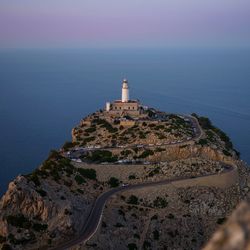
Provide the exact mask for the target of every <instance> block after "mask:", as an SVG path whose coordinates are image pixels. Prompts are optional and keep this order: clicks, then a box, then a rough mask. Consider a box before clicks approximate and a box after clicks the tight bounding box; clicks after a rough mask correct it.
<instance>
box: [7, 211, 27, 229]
mask: <svg viewBox="0 0 250 250" xmlns="http://www.w3.org/2000/svg"><path fill="white" fill-rule="evenodd" d="M6 219H7V222H8V224H10V225H12V226H14V227H17V228H25V229H29V228H30V227H31V225H32V223H31V221H29V220H28V219H27V218H26V217H25V216H24V215H23V214H18V215H8V216H7V217H6Z"/></svg>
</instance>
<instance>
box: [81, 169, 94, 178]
mask: <svg viewBox="0 0 250 250" xmlns="http://www.w3.org/2000/svg"><path fill="white" fill-rule="evenodd" d="M77 171H78V173H79V174H81V175H82V176H83V177H85V178H88V179H91V180H96V170H95V169H92V168H86V169H85V168H77Z"/></svg>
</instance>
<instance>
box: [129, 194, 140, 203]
mask: <svg viewBox="0 0 250 250" xmlns="http://www.w3.org/2000/svg"><path fill="white" fill-rule="evenodd" d="M127 203H128V204H133V205H138V204H139V200H138V197H136V196H135V195H131V196H130V197H129V198H128V201H127Z"/></svg>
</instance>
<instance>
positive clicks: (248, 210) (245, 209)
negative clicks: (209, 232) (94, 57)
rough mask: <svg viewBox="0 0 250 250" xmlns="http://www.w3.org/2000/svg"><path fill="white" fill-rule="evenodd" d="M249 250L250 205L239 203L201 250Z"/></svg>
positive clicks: (245, 202)
mask: <svg viewBox="0 0 250 250" xmlns="http://www.w3.org/2000/svg"><path fill="white" fill-rule="evenodd" d="M247 249H250V203H249V200H247V201H244V202H241V204H240V205H239V206H238V207H237V209H236V210H235V211H234V212H233V214H232V215H231V216H230V218H229V219H228V221H227V222H226V223H225V224H224V225H223V226H222V227H221V228H220V229H219V230H218V231H217V232H216V233H215V234H214V235H213V237H212V238H211V240H210V241H209V242H208V244H207V245H206V246H205V247H204V248H203V250H247Z"/></svg>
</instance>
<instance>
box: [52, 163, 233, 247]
mask: <svg viewBox="0 0 250 250" xmlns="http://www.w3.org/2000/svg"><path fill="white" fill-rule="evenodd" d="M235 168H236V166H229V167H227V168H226V169H225V171H224V172H223V173H228V172H230V171H232V170H235ZM223 173H222V174H223ZM217 175H218V174H217V173H216V174H206V175H201V176H197V177H195V178H190V177H189V178H185V177H176V178H172V179H166V180H161V181H156V182H145V183H138V184H134V185H129V186H125V187H118V188H114V189H111V190H109V191H107V192H105V193H103V194H101V195H100V196H99V197H98V198H97V199H96V201H95V203H94V206H93V208H92V210H91V212H90V215H89V217H88V218H87V220H86V222H85V225H84V227H83V229H82V230H81V232H82V233H81V234H80V235H79V236H78V237H76V238H74V239H72V240H70V241H68V242H65V243H63V244H61V245H59V246H58V247H55V248H52V249H53V250H66V249H69V248H71V247H73V246H75V245H78V244H81V243H84V244H85V243H86V242H87V241H88V240H89V239H90V238H91V237H92V236H93V235H94V234H95V232H96V231H97V229H98V226H99V224H100V222H101V218H102V212H103V209H104V206H105V204H106V202H107V200H108V199H109V198H110V197H111V196H112V195H114V194H117V193H120V192H124V191H128V190H134V189H141V188H147V187H152V186H159V185H168V184H171V183H173V182H178V181H184V180H192V179H196V178H201V177H207V176H217Z"/></svg>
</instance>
